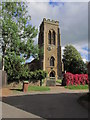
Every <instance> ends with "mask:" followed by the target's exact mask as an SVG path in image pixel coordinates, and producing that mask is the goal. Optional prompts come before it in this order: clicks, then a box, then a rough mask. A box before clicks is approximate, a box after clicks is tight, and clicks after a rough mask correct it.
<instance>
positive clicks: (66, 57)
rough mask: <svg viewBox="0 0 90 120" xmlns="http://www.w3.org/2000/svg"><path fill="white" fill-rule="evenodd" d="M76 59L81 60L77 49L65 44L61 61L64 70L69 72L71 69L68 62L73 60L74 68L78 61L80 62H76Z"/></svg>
mask: <svg viewBox="0 0 90 120" xmlns="http://www.w3.org/2000/svg"><path fill="white" fill-rule="evenodd" d="M74 60H75V61H76V62H75V61H74ZM78 61H82V58H81V55H80V53H79V52H78V51H77V49H76V48H75V47H74V46H72V45H66V46H65V49H64V54H63V62H64V66H65V70H66V71H68V72H70V71H71V69H72V68H71V65H70V64H73V62H75V63H74V64H76V65H77V66H75V69H76V67H78V66H79V63H80V62H79V63H78ZM71 62H72V63H71Z"/></svg>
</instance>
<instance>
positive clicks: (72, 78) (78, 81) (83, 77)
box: [64, 72, 89, 85]
mask: <svg viewBox="0 0 90 120" xmlns="http://www.w3.org/2000/svg"><path fill="white" fill-rule="evenodd" d="M88 83H89V80H88V75H87V74H72V73H69V72H67V73H65V74H64V85H85V84H88Z"/></svg>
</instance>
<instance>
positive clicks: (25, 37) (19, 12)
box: [0, 2, 38, 70]
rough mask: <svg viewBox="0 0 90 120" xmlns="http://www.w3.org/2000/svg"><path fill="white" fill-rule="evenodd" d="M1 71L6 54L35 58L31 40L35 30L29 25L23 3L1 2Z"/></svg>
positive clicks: (34, 49)
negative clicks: (11, 53)
mask: <svg viewBox="0 0 90 120" xmlns="http://www.w3.org/2000/svg"><path fill="white" fill-rule="evenodd" d="M1 5H2V11H0V12H1V14H2V39H0V43H1V44H2V69H3V70H4V59H5V56H6V55H8V52H9V53H10V52H12V51H14V52H15V54H16V55H20V54H23V55H24V56H23V57H24V58H25V59H27V58H29V57H30V55H33V56H34V57H36V53H37V54H38V47H37V46H35V45H34V40H33V38H35V37H36V35H37V29H36V28H35V26H34V27H33V26H32V25H31V24H30V20H31V17H30V16H29V15H28V12H27V11H26V7H27V6H26V4H25V3H24V2H2V3H1Z"/></svg>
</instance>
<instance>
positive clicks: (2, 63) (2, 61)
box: [2, 55, 4, 71]
mask: <svg viewBox="0 0 90 120" xmlns="http://www.w3.org/2000/svg"><path fill="white" fill-rule="evenodd" d="M2 70H3V71H4V55H3V56H2Z"/></svg>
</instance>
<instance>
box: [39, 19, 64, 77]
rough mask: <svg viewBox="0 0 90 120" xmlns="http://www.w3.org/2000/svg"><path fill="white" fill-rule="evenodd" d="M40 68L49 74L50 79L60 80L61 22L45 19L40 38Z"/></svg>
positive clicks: (41, 26)
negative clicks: (41, 52)
mask: <svg viewBox="0 0 90 120" xmlns="http://www.w3.org/2000/svg"><path fill="white" fill-rule="evenodd" d="M38 45H39V49H40V50H41V51H43V55H40V56H39V59H40V68H41V69H43V70H45V71H47V72H48V77H55V78H56V79H59V78H60V77H61V74H62V60H61V37H60V29H59V21H54V20H50V19H47V20H46V19H45V18H44V19H43V21H42V23H41V25H40V32H39V38H38Z"/></svg>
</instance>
